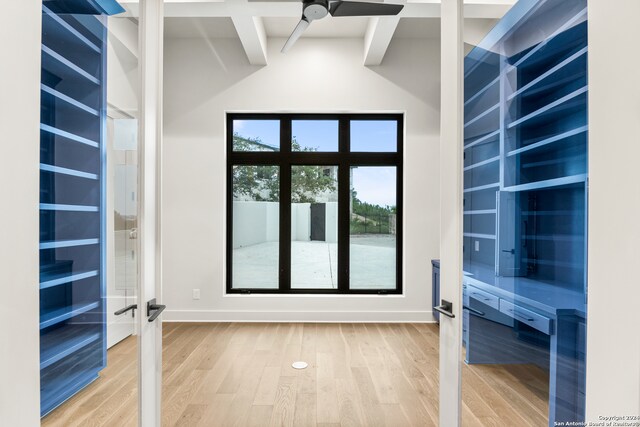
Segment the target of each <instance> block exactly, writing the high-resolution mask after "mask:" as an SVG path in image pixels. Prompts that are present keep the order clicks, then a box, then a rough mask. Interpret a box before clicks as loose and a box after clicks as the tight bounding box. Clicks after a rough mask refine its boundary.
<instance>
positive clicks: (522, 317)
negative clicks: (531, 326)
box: [509, 308, 535, 322]
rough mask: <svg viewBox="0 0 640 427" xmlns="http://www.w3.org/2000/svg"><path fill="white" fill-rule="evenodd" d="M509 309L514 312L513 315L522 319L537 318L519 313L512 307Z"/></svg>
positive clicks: (530, 319) (531, 320) (529, 320)
mask: <svg viewBox="0 0 640 427" xmlns="http://www.w3.org/2000/svg"><path fill="white" fill-rule="evenodd" d="M509 311H510V312H511V313H513V315H514V316H515V317H517V318H519V319H522V320H526V321H527V322H533V321H534V320H535V319H532V318H531V317H527V316H523V315H522V314H520V313H518V312H517V311H515V310H514V309H512V308H510V309H509Z"/></svg>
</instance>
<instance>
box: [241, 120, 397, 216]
mask: <svg viewBox="0 0 640 427" xmlns="http://www.w3.org/2000/svg"><path fill="white" fill-rule="evenodd" d="M233 130H234V132H237V133H239V134H240V135H241V136H243V137H245V138H252V139H260V140H261V141H262V142H263V143H264V144H268V145H271V146H273V147H280V124H279V121H278V120H235V121H234V123H233ZM291 132H292V135H293V136H294V137H295V138H296V141H298V143H300V145H301V146H302V147H308V148H313V149H315V150H316V151H337V150H338V121H337V120H294V121H293V122H292V125H291ZM396 140H397V122H395V121H386V120H379V121H374V120H352V121H351V150H352V151H376V152H393V151H395V150H396V148H397V146H396ZM353 187H354V188H355V190H356V191H357V192H358V199H360V200H361V201H362V202H367V203H371V204H374V205H380V206H383V207H384V206H387V205H388V206H395V205H396V168H395V167H358V168H354V169H353Z"/></svg>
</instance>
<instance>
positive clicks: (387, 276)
mask: <svg viewBox="0 0 640 427" xmlns="http://www.w3.org/2000/svg"><path fill="white" fill-rule="evenodd" d="M396 203H397V198H396V168H395V167H394V166H384V167H369V166H367V167H352V168H351V206H350V207H349V210H350V215H351V218H350V236H349V250H350V255H349V264H350V267H349V275H350V287H351V289H396Z"/></svg>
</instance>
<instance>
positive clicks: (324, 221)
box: [227, 114, 403, 294]
mask: <svg viewBox="0 0 640 427" xmlns="http://www.w3.org/2000/svg"><path fill="white" fill-rule="evenodd" d="M227 129H228V134H227V183H228V185H227V227H228V228H227V292H229V293H340V294H348V293H400V292H402V280H401V279H402V277H401V268H400V266H401V265H402V264H401V255H402V252H401V248H402V244H401V239H402V221H401V218H402V147H403V144H402V129H403V116H402V115H399V114H379V115H375V114H367V115H363V114H343V115H328V114H320V115H315V114H314V115H310V114H300V115H297V114H282V115H274V114H229V115H228V116H227Z"/></svg>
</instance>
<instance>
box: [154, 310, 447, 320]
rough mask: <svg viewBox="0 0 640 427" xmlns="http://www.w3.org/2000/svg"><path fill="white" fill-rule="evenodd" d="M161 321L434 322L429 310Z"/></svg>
mask: <svg viewBox="0 0 640 427" xmlns="http://www.w3.org/2000/svg"><path fill="white" fill-rule="evenodd" d="M163 321H164V322H318V323H320V322H327V323H348V322H355V323H365V322H366V323H435V321H434V319H433V314H432V311H430V310H429V311H426V310H425V311H248V310H247V311H244V310H234V311H224V310H166V311H165V312H164V313H163Z"/></svg>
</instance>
